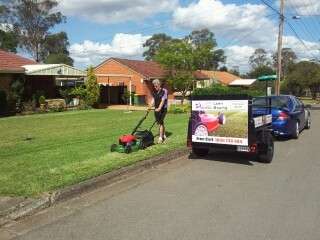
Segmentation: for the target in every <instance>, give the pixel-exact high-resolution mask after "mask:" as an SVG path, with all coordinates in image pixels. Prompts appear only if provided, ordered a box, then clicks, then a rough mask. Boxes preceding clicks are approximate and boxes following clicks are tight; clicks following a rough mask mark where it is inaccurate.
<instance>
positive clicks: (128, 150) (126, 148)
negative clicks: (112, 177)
mask: <svg viewBox="0 0 320 240" xmlns="http://www.w3.org/2000/svg"><path fill="white" fill-rule="evenodd" d="M124 152H125V153H126V154H129V153H131V152H132V148H131V146H130V145H127V146H125V147H124Z"/></svg>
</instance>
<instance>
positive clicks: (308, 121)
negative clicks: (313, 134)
mask: <svg viewBox="0 0 320 240" xmlns="http://www.w3.org/2000/svg"><path fill="white" fill-rule="evenodd" d="M310 127H311V116H310V115H309V116H308V119H307V124H306V126H305V127H304V128H305V129H309V128H310Z"/></svg>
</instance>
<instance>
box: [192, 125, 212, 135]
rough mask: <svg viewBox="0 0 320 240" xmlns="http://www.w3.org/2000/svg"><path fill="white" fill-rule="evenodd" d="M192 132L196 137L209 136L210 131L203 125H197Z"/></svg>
mask: <svg viewBox="0 0 320 240" xmlns="http://www.w3.org/2000/svg"><path fill="white" fill-rule="evenodd" d="M192 132H193V135H196V136H208V129H207V127H206V126H205V125H204V124H203V123H197V124H196V125H195V126H194V128H193V131H192Z"/></svg>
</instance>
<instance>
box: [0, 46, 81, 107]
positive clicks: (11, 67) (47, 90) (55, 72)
mask: <svg viewBox="0 0 320 240" xmlns="http://www.w3.org/2000/svg"><path fill="white" fill-rule="evenodd" d="M85 76H86V72H85V71H82V70H78V69H75V68H74V67H72V66H68V65H65V64H39V63H37V62H36V61H33V60H30V59H27V58H23V57H20V56H18V55H16V54H13V53H9V52H6V51H3V50H0V92H2V93H5V96H6V104H7V107H6V109H7V110H8V112H9V113H10V112H13V111H14V100H13V98H12V93H13V89H12V88H11V84H12V82H13V81H14V80H17V79H20V80H23V82H24V94H23V101H25V102H27V101H29V100H31V99H32V95H33V94H35V95H37V96H39V95H45V97H46V98H56V97H57V96H58V95H59V89H60V88H61V87H63V86H64V85H65V83H66V82H68V81H69V80H71V79H73V80H74V79H83V78H84V77H85Z"/></svg>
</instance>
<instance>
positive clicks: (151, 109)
mask: <svg viewBox="0 0 320 240" xmlns="http://www.w3.org/2000/svg"><path fill="white" fill-rule="evenodd" d="M150 111H156V112H159V110H158V111H157V110H156V108H148V109H147V112H150Z"/></svg>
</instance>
